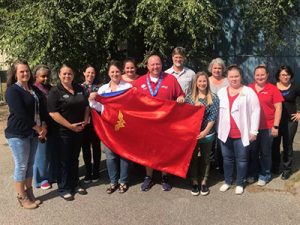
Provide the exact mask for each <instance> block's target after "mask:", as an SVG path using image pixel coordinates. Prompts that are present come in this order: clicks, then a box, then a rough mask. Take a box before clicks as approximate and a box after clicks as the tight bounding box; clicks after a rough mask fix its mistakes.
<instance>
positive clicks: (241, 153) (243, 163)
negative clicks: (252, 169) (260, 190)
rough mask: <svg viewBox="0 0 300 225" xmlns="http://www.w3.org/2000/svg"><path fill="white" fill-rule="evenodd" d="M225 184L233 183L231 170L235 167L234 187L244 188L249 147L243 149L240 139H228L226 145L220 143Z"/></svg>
mask: <svg viewBox="0 0 300 225" xmlns="http://www.w3.org/2000/svg"><path fill="white" fill-rule="evenodd" d="M220 145H221V150H222V155H223V168H224V177H225V183H226V184H229V185H230V184H232V182H233V172H234V171H233V170H234V165H236V185H237V186H244V182H245V179H246V175H247V169H248V158H249V146H246V147H244V146H243V143H242V140H241V139H240V138H228V139H227V141H226V143H224V142H222V141H220Z"/></svg>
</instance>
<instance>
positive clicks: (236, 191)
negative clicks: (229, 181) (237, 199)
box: [235, 186, 244, 195]
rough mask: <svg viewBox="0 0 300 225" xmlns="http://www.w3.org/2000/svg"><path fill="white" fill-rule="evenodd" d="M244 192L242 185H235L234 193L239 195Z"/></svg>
mask: <svg viewBox="0 0 300 225" xmlns="http://www.w3.org/2000/svg"><path fill="white" fill-rule="evenodd" d="M243 192H244V188H243V187H242V186H236V187H235V194H236V195H241V194H243Z"/></svg>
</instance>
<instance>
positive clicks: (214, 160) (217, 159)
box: [209, 134, 223, 172]
mask: <svg viewBox="0 0 300 225" xmlns="http://www.w3.org/2000/svg"><path fill="white" fill-rule="evenodd" d="M209 158H210V162H211V166H212V167H213V168H217V169H219V170H220V171H221V172H222V171H223V156H222V151H221V146H220V143H219V140H218V134H216V139H215V140H214V141H213V143H212V148H211V152H210V155H209Z"/></svg>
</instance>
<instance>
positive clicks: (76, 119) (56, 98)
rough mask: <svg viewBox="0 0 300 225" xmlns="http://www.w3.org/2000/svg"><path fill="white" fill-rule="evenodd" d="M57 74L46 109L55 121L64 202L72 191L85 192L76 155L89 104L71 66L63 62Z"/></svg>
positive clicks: (60, 192) (60, 187)
mask: <svg viewBox="0 0 300 225" xmlns="http://www.w3.org/2000/svg"><path fill="white" fill-rule="evenodd" d="M58 76H59V80H60V82H59V83H58V84H57V86H56V87H53V88H52V89H51V90H50V92H49V96H48V111H49V114H50V116H51V117H52V118H53V119H54V120H55V121H56V122H57V123H58V125H59V127H58V131H57V132H58V133H59V140H58V142H59V143H58V146H59V147H60V150H59V153H60V154H59V160H60V176H61V177H60V179H58V191H59V194H60V196H61V197H62V198H63V199H65V200H66V201H72V200H74V197H73V194H74V193H75V192H77V193H78V194H82V195H85V194H87V192H86V190H85V189H84V188H82V187H80V186H79V176H78V157H79V153H80V147H81V142H82V133H83V132H82V131H83V129H84V128H85V126H86V124H87V123H88V117H89V107H88V101H87V98H86V97H85V95H84V90H83V88H82V87H81V86H80V85H79V84H76V83H73V80H74V72H73V69H72V68H71V67H70V66H69V65H67V64H63V65H62V66H61V67H60V69H59V71H58Z"/></svg>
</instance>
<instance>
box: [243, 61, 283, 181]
mask: <svg viewBox="0 0 300 225" xmlns="http://www.w3.org/2000/svg"><path fill="white" fill-rule="evenodd" d="M268 76H269V74H268V71H267V68H266V66H265V65H259V66H257V67H256V68H255V70H254V81H255V82H254V83H252V84H250V85H249V87H251V88H252V89H253V90H254V91H255V93H256V94H257V96H258V99H259V103H260V108H261V114H260V124H259V132H258V136H257V141H256V142H255V143H253V145H252V146H251V155H250V166H249V172H248V179H247V181H248V182H249V183H252V182H254V181H255V180H256V179H257V178H258V182H257V185H258V186H264V185H266V184H267V183H268V182H269V181H270V180H271V164H272V141H273V138H274V137H277V136H278V128H279V122H280V118H281V107H282V103H281V102H282V101H283V97H282V95H281V93H280V91H279V90H278V89H277V87H276V86H275V85H272V84H270V83H268ZM258 168H259V171H258Z"/></svg>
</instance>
